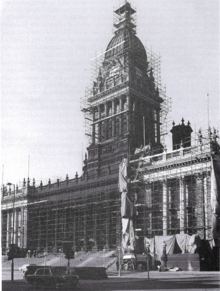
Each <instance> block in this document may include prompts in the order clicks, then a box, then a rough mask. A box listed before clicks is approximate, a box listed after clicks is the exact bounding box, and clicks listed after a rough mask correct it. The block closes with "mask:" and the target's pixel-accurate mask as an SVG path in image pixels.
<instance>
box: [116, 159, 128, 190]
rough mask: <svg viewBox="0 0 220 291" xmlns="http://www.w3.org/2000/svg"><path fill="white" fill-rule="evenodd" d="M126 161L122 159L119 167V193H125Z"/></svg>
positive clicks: (126, 188) (126, 187)
mask: <svg viewBox="0 0 220 291" xmlns="http://www.w3.org/2000/svg"><path fill="white" fill-rule="evenodd" d="M127 166H128V161H127V159H123V160H122V162H121V164H120V165H119V180H118V188H119V192H127V191H128V186H127Z"/></svg>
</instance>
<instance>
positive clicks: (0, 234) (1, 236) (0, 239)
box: [0, 210, 3, 249]
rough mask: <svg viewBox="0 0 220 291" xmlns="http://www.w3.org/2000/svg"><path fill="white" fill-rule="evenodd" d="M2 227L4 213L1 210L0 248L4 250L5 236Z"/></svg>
mask: <svg viewBox="0 0 220 291" xmlns="http://www.w3.org/2000/svg"><path fill="white" fill-rule="evenodd" d="M2 225H3V211H2V210H1V212H0V248H1V249H2V247H3V245H2V239H3V235H2Z"/></svg>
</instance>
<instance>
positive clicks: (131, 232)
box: [129, 219, 135, 249]
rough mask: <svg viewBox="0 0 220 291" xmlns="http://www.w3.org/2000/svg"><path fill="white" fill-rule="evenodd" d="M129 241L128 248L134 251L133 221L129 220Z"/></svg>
mask: <svg viewBox="0 0 220 291" xmlns="http://www.w3.org/2000/svg"><path fill="white" fill-rule="evenodd" d="M129 241H130V246H129V247H130V248H131V249H134V243H135V237H134V225H133V220H132V219H130V221H129Z"/></svg>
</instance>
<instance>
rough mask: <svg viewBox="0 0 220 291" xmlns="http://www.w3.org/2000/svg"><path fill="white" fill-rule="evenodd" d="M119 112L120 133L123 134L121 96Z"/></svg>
mask: <svg viewBox="0 0 220 291" xmlns="http://www.w3.org/2000/svg"><path fill="white" fill-rule="evenodd" d="M119 112H120V115H119V135H121V134H122V118H123V117H122V114H121V112H122V98H119Z"/></svg>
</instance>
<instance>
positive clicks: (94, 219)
mask: <svg viewBox="0 0 220 291" xmlns="http://www.w3.org/2000/svg"><path fill="white" fill-rule="evenodd" d="M93 217H94V218H93V221H94V247H93V248H94V251H96V250H97V213H94V214H93Z"/></svg>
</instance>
